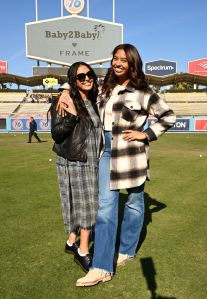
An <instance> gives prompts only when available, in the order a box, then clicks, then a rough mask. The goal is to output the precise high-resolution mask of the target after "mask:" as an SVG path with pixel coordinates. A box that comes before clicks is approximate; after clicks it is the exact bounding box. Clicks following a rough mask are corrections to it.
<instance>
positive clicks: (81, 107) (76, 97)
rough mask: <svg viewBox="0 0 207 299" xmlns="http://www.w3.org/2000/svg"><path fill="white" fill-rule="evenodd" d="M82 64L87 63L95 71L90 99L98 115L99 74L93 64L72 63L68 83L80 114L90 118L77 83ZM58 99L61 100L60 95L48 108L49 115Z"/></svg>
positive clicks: (89, 94)
mask: <svg viewBox="0 0 207 299" xmlns="http://www.w3.org/2000/svg"><path fill="white" fill-rule="evenodd" d="M81 65H85V66H86V67H88V68H89V70H90V71H92V72H93V78H94V79H93V87H92V89H91V90H89V93H88V100H90V101H91V103H92V106H93V108H94V110H95V112H96V113H97V115H98V109H97V106H96V100H97V96H98V83H97V76H96V74H95V72H94V70H93V69H92V68H91V66H90V65H88V64H87V63H85V62H82V61H78V62H75V63H73V64H72V65H71V67H70V68H69V69H68V74H67V76H68V83H69V85H70V96H71V98H72V99H73V103H74V105H75V108H76V110H77V113H78V115H79V116H84V117H86V118H88V119H89V118H90V117H89V113H88V111H87V109H86V107H85V105H84V101H83V99H82V97H81V95H80V92H79V90H78V87H77V83H76V81H77V80H76V77H77V70H78V68H79V66H81ZM58 100H59V96H58V97H55V98H54V100H53V101H52V104H51V106H50V108H49V110H48V113H47V115H48V114H49V113H50V112H51V111H52V110H53V109H54V107H56V105H57V102H58ZM47 117H48V116H47Z"/></svg>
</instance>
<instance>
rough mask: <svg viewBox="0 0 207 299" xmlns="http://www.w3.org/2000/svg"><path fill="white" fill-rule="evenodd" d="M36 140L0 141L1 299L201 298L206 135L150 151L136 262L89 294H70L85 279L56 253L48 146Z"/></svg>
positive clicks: (56, 212) (58, 218) (59, 246)
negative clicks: (149, 168) (141, 231)
mask: <svg viewBox="0 0 207 299" xmlns="http://www.w3.org/2000/svg"><path fill="white" fill-rule="evenodd" d="M41 138H42V139H43V140H45V141H47V142H44V143H41V144H38V143H36V142H35V141H33V143H31V144H28V143H27V134H12V133H10V134H0V213H1V217H0V224H1V248H0V256H1V260H0V273H1V276H0V298H2V299H20V298H21V299H23V298H28V299H33V298H38V299H40V298H52V299H53V298H54V299H64V298H70V299H73V298H74V299H75V298H82V299H84V298H100V299H102V298H129V299H135V298H139V299H150V298H153V299H158V298H159V299H161V298H162V299H170V298H171V299H172V298H176V299H206V298H207V292H206V275H207V273H206V249H207V248H206V247H207V246H206V245H207V244H206V206H207V204H206V202H207V180H206V178H207V177H206V173H207V135H206V134H166V135H165V136H163V137H161V138H160V139H159V140H158V141H157V142H153V143H151V178H152V180H151V182H147V184H146V189H145V191H146V193H145V200H146V219H145V225H144V229H143V233H142V239H141V245H140V249H139V251H138V254H137V256H136V258H135V259H134V260H133V261H130V262H129V263H128V264H127V265H126V266H122V267H120V268H118V269H117V271H116V275H115V276H114V278H113V280H112V281H111V282H107V283H101V284H99V285H98V286H95V287H91V288H77V287H75V282H76V280H77V279H78V278H79V277H81V276H83V275H84V273H83V272H82V270H81V269H80V268H79V267H78V266H77V265H76V264H75V263H74V262H73V258H72V256H68V255H67V254H65V253H64V250H63V249H64V245H65V241H66V234H65V232H64V228H63V222H62V215H61V209H60V200H59V194H58V186H57V177H56V170H55V154H54V153H53V152H52V151H51V148H52V144H53V142H52V140H51V138H50V136H49V135H47V134H42V135H41ZM200 155H202V157H200ZM49 159H52V161H49ZM121 197H122V199H121V206H123V201H124V199H123V198H124V197H125V195H124V192H123V194H122V196H121ZM120 209H121V208H120Z"/></svg>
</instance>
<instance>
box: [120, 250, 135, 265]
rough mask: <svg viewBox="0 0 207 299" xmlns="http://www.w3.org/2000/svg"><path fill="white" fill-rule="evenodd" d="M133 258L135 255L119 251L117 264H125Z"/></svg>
mask: <svg viewBox="0 0 207 299" xmlns="http://www.w3.org/2000/svg"><path fill="white" fill-rule="evenodd" d="M133 258H134V256H129V255H128V254H123V253H119V255H118V259H117V263H116V265H117V266H122V265H125V264H126V262H128V261H129V260H132V259H133Z"/></svg>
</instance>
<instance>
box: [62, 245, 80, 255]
mask: <svg viewBox="0 0 207 299" xmlns="http://www.w3.org/2000/svg"><path fill="white" fill-rule="evenodd" d="M77 250H78V245H77V244H76V243H73V245H72V246H68V244H67V243H66V244H65V252H66V253H69V254H73V255H75V254H76V252H77Z"/></svg>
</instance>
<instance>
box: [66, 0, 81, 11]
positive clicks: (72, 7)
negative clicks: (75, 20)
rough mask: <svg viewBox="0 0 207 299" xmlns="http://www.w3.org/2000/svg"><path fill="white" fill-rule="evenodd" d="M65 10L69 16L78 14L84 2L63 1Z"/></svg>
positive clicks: (76, 0) (75, 0)
mask: <svg viewBox="0 0 207 299" xmlns="http://www.w3.org/2000/svg"><path fill="white" fill-rule="evenodd" d="M64 5H65V9H66V10H67V11H68V12H69V13H71V14H79V13H80V12H81V11H82V10H83V9H84V0H64Z"/></svg>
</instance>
